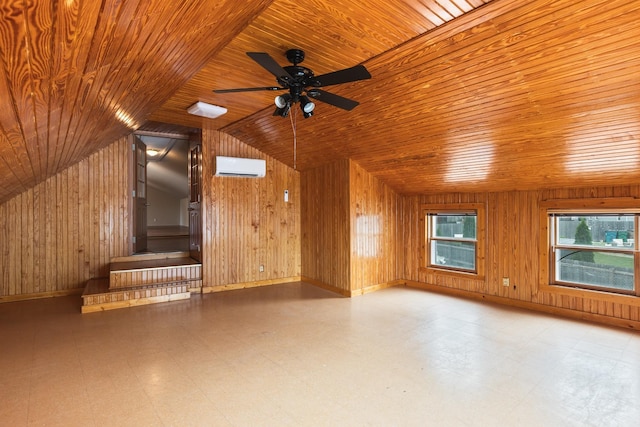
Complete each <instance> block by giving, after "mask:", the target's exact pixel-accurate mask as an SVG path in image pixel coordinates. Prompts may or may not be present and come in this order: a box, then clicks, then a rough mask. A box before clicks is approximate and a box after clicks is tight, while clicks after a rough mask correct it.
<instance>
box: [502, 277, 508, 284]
mask: <svg viewBox="0 0 640 427" xmlns="http://www.w3.org/2000/svg"><path fill="white" fill-rule="evenodd" d="M502 286H509V278H508V277H503V278H502Z"/></svg>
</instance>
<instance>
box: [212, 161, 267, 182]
mask: <svg viewBox="0 0 640 427" xmlns="http://www.w3.org/2000/svg"><path fill="white" fill-rule="evenodd" d="M266 171H267V165H266V162H265V161H264V160H262V159H244V158H241V157H226V156H216V176H235V177H241V178H263V177H264V176H265V173H266Z"/></svg>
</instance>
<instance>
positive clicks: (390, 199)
mask: <svg viewBox="0 0 640 427" xmlns="http://www.w3.org/2000/svg"><path fill="white" fill-rule="evenodd" d="M349 165H350V169H349V172H350V178H349V186H350V197H349V200H350V219H351V291H352V292H353V291H357V290H362V289H365V288H367V287H371V286H376V285H380V284H385V283H389V282H392V281H394V280H396V279H398V277H399V273H400V272H401V271H402V267H401V265H402V256H403V255H404V250H403V249H402V246H398V244H399V242H398V237H399V225H400V223H399V220H400V218H401V216H400V209H401V201H400V200H401V199H400V196H398V194H397V193H395V192H394V191H393V190H392V189H391V188H390V187H389V186H387V185H385V184H384V183H382V182H381V181H380V180H378V179H377V178H376V177H374V176H373V175H371V174H370V173H369V172H367V171H366V170H364V169H363V168H362V167H361V166H360V165H358V164H357V163H356V162H354V161H349Z"/></svg>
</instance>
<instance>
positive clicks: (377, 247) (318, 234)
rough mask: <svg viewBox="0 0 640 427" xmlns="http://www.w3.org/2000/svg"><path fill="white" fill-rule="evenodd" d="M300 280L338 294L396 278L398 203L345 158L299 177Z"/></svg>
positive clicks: (399, 258)
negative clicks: (301, 234)
mask: <svg viewBox="0 0 640 427" xmlns="http://www.w3.org/2000/svg"><path fill="white" fill-rule="evenodd" d="M301 187H302V192H303V195H304V196H303V204H302V220H301V221H302V230H303V237H302V266H303V276H304V277H305V278H308V279H311V280H312V281H314V282H316V283H318V284H321V285H326V286H328V287H330V288H333V289H335V290H337V291H339V292H341V293H342V294H344V295H357V294H360V293H362V292H366V290H367V289H371V288H373V287H376V286H379V285H384V284H388V283H390V282H393V281H394V280H396V279H398V277H399V273H400V272H401V271H402V256H403V254H404V252H403V251H401V250H398V247H397V245H398V242H399V240H398V234H399V227H400V222H399V220H400V219H401V215H400V212H401V208H402V203H401V199H400V196H398V195H397V194H396V193H395V192H394V191H393V190H391V189H390V188H389V187H388V186H386V185H385V184H383V183H382V182H380V181H379V180H378V179H377V178H375V177H374V176H373V175H371V174H370V173H369V172H367V171H366V170H364V169H363V168H362V167H361V166H360V165H358V164H357V163H355V162H353V161H350V160H340V161H337V162H334V163H332V164H329V165H326V166H322V167H319V168H316V169H311V170H308V171H304V172H303V173H302V183H301Z"/></svg>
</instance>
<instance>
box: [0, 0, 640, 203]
mask: <svg viewBox="0 0 640 427" xmlns="http://www.w3.org/2000/svg"><path fill="white" fill-rule="evenodd" d="M484 3H486V4H484ZM0 14H1V20H0V61H1V62H0V68H1V71H0V103H1V104H0V105H1V110H0V201H4V200H7V199H8V198H9V197H11V196H13V195H15V194H18V193H19V192H21V191H24V189H26V188H29V187H31V186H33V185H35V184H36V183H38V182H40V181H42V180H44V179H46V177H48V176H51V175H52V174H54V173H56V172H57V171H60V170H62V169H64V168H65V167H67V166H69V165H71V164H73V163H75V162H77V161H79V160H81V159H82V158H84V157H86V156H87V155H89V154H90V153H92V152H94V151H95V150H97V149H99V148H101V147H103V146H105V145H107V144H109V143H110V142H111V141H113V140H115V139H116V138H118V137H120V136H122V135H126V134H128V133H129V132H131V131H132V130H134V129H137V128H139V127H140V126H145V123H147V122H148V121H153V122H163V123H169V124H175V125H180V126H188V127H200V126H203V125H205V124H204V123H203V120H207V121H208V123H206V126H207V127H208V128H217V129H221V130H222V131H224V132H227V133H229V134H231V135H234V136H236V137H237V138H239V139H241V140H242V141H244V142H246V143H247V144H250V145H252V146H255V147H257V148H259V149H260V150H262V151H264V152H265V153H267V154H269V155H271V156H273V157H275V158H277V159H279V160H281V161H283V162H285V163H287V164H289V165H291V166H294V165H295V167H296V168H298V169H300V170H304V169H309V168H313V167H317V166H320V165H322V164H325V163H327V162H331V161H334V160H336V159H338V158H345V157H349V158H352V159H353V160H355V161H357V162H358V163H359V164H360V165H362V166H363V167H364V168H365V169H367V170H369V171H370V172H371V173H373V174H374V175H376V176H378V177H379V178H380V179H381V180H383V181H384V182H386V183H388V184H389V185H390V186H391V187H393V188H394V189H396V190H397V191H398V192H400V193H402V194H417V193H432V192H454V191H502V190H512V189H522V190H526V189H534V188H548V187H571V186H595V185H614V184H628V183H633V182H638V180H639V179H640V90H639V88H640V71H639V70H640V68H639V67H640V43H638V40H640V26H638V25H637V22H638V21H639V20H640V2H629V1H612V0H606V1H605V0H581V1H575V0H572V1H570V0H532V1H519V0H493V1H490V2H489V1H482V0H387V1H373V0H369V1H357V2H356V1H352V0H331V1H329V0H273V1H266V0H264V1H252V2H237V1H236V0H226V1H219V0H216V1H214V0H200V1H197V0H191V1H187V0H183V1H172V2H169V1H166V0H127V1H126V2H121V1H118V0H104V1H102V2H100V1H97V0H93V1H90V0H85V1H79V0H64V1H63V0H38V1H37V2H27V1H4V2H2V6H1V7H0ZM290 48H301V49H303V50H304V51H305V52H306V59H305V61H304V63H303V65H304V66H306V67H309V68H311V69H312V70H313V71H314V72H315V74H316V75H319V74H323V73H327V72H331V71H334V70H339V69H343V68H347V67H351V66H353V65H356V64H364V65H365V66H366V67H367V69H368V70H369V71H370V72H371V74H372V76H373V77H372V79H371V80H365V81H361V82H355V83H348V84H343V85H336V86H332V87H330V88H327V90H330V91H331V92H333V93H336V94H338V95H341V96H344V97H348V98H351V99H354V100H357V101H359V102H360V105H359V106H358V107H356V108H355V109H354V110H352V111H348V112H347V111H343V110H340V109H338V108H336V107H333V106H330V105H328V104H324V103H319V102H318V103H317V107H316V111H315V115H314V116H313V117H311V118H308V119H303V117H302V115H301V114H300V113H299V111H297V109H296V108H294V109H292V113H291V115H290V117H289V118H286V119H283V118H281V117H277V116H276V117H274V116H272V113H273V110H274V108H275V107H274V105H273V97H274V93H273V92H266V91H265V92H246V93H234V94H214V93H213V92H212V90H213V89H220V88H233V87H247V86H272V85H274V84H275V81H274V78H273V76H272V75H271V74H269V73H268V72H267V71H266V70H264V69H263V68H261V67H260V66H259V65H257V64H256V63H255V62H254V61H252V60H251V59H250V58H249V57H248V56H246V54H245V52H247V51H254V52H267V53H269V54H270V55H271V56H272V57H273V58H275V59H276V60H277V61H278V62H279V63H280V64H282V65H288V63H287V61H286V58H285V57H284V52H285V51H286V50H287V49H290ZM196 101H205V102H208V103H212V104H217V105H221V106H224V107H226V108H228V110H229V112H228V113H227V114H226V115H225V116H222V117H220V118H218V119H213V120H209V119H200V118H197V117H194V116H191V115H189V114H187V113H186V109H187V107H189V106H190V105H191V104H193V103H194V102H196ZM294 127H295V130H296V132H295V135H296V144H295V145H296V153H295V156H294V131H293V128H294Z"/></svg>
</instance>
